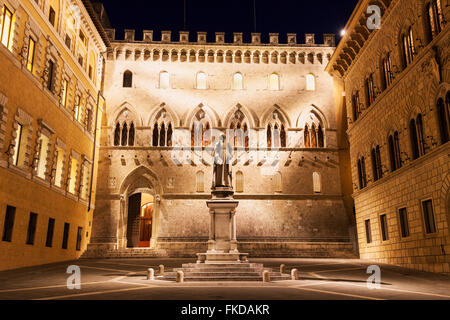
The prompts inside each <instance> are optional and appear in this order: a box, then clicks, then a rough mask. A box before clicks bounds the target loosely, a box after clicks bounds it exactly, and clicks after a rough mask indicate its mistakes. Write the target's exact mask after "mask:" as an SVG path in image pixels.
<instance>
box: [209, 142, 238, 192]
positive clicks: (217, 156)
mask: <svg viewBox="0 0 450 320" xmlns="http://www.w3.org/2000/svg"><path fill="white" fill-rule="evenodd" d="M232 157H233V149H232V147H231V146H230V145H229V144H227V143H226V141H225V135H221V136H220V138H219V142H218V143H217V144H216V146H215V147H214V169H213V179H212V190H216V189H217V188H226V189H232V188H233V181H232V170H231V160H232Z"/></svg>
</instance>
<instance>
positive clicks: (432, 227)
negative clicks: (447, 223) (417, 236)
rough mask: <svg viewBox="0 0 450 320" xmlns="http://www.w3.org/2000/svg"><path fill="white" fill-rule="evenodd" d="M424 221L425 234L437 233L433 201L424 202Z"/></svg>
mask: <svg viewBox="0 0 450 320" xmlns="http://www.w3.org/2000/svg"><path fill="white" fill-rule="evenodd" d="M422 208H423V219H424V221H425V232H426V233H435V232H436V223H435V220H434V212H433V203H432V201H431V200H427V201H424V202H422Z"/></svg>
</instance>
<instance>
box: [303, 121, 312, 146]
mask: <svg viewBox="0 0 450 320" xmlns="http://www.w3.org/2000/svg"><path fill="white" fill-rule="evenodd" d="M304 136H305V148H311V139H310V136H309V127H308V125H306V126H305V134H304Z"/></svg>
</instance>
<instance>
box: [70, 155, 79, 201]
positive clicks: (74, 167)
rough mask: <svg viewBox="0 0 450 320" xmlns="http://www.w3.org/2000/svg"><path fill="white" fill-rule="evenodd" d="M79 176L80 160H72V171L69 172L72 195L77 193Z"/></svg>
mask: <svg viewBox="0 0 450 320" xmlns="http://www.w3.org/2000/svg"><path fill="white" fill-rule="evenodd" d="M77 174H78V160H77V159H75V158H72V161H71V162H70V171H69V179H70V181H69V192H70V193H71V194H75V193H76V186H77Z"/></svg>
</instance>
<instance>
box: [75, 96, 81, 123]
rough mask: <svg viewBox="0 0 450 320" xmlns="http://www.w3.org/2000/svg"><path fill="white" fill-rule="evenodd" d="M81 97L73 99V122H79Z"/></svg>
mask: <svg viewBox="0 0 450 320" xmlns="http://www.w3.org/2000/svg"><path fill="white" fill-rule="evenodd" d="M80 104H81V97H80V95H77V96H76V97H75V105H74V107H73V116H74V118H75V120H77V121H78V122H81V105H80Z"/></svg>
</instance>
